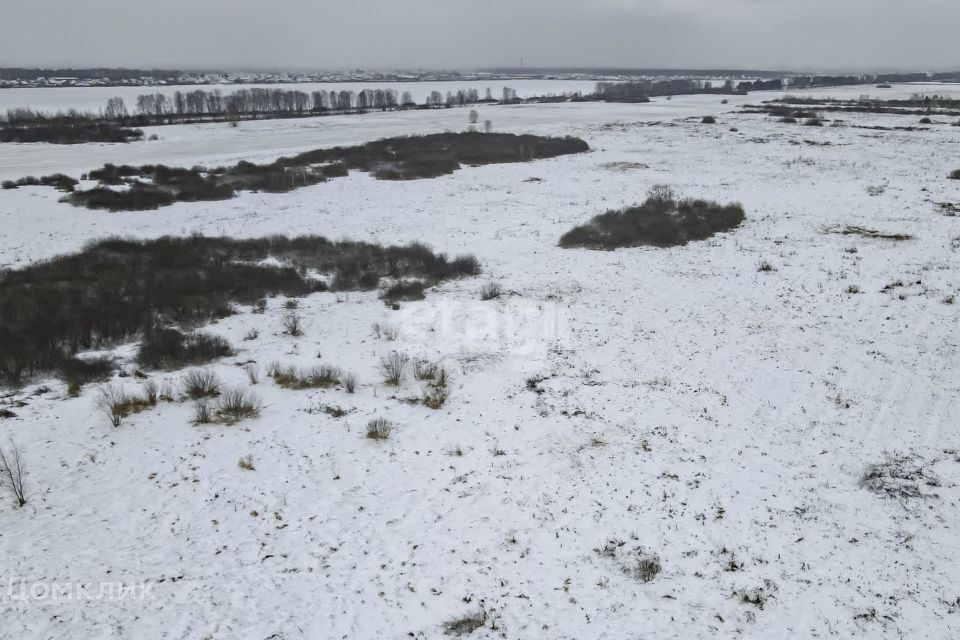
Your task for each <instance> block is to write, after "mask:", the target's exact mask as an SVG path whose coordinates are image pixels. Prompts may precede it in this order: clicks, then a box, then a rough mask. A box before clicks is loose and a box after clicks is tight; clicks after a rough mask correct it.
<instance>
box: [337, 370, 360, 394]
mask: <svg viewBox="0 0 960 640" xmlns="http://www.w3.org/2000/svg"><path fill="white" fill-rule="evenodd" d="M340 382H341V384H343V388H344V389H346V390H347V393H353V392H354V391H356V389H357V374H355V373H348V374H345V375H344V376H343V377H342V378H341V379H340Z"/></svg>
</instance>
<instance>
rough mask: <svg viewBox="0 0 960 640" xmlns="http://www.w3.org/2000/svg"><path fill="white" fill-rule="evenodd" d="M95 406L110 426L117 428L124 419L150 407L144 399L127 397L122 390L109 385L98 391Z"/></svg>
mask: <svg viewBox="0 0 960 640" xmlns="http://www.w3.org/2000/svg"><path fill="white" fill-rule="evenodd" d="M97 406H98V407H99V408H100V410H101V411H102V412H103V413H105V414H106V416H107V418H108V419H109V420H110V424H111V425H112V426H114V427H119V426H120V424H121V423H122V422H123V419H124V418H126V417H128V416H130V415H132V414H134V413H140V412H141V411H143V410H144V409H146V408H147V407H148V406H150V403H149V402H148V401H147V400H146V399H142V398H135V397H133V396H130V395H127V393H126V392H125V391H124V390H123V389H121V388H120V387H115V386H114V385H112V384H111V385H107V386H106V387H104V388H102V389H100V397H99V398H98V399H97Z"/></svg>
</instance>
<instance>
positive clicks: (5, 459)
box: [0, 442, 27, 507]
mask: <svg viewBox="0 0 960 640" xmlns="http://www.w3.org/2000/svg"><path fill="white" fill-rule="evenodd" d="M23 474H24V462H23V456H22V455H21V454H20V449H19V448H18V447H17V444H16V443H15V442H11V443H10V450H9V451H4V449H3V447H0V487H3V488H4V489H6V490H7V492H8V493H9V494H10V495H11V497H13V501H14V502H16V503H17V506H18V507H22V506H23V505H25V504H27V494H26V493H25V492H24V489H23Z"/></svg>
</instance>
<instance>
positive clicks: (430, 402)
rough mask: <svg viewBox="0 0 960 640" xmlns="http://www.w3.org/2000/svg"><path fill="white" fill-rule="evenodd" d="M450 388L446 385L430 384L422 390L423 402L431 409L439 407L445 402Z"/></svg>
mask: <svg viewBox="0 0 960 640" xmlns="http://www.w3.org/2000/svg"><path fill="white" fill-rule="evenodd" d="M449 397H450V390H449V389H448V388H447V387H445V386H444V387H441V386H438V385H431V386H429V387H427V388H426V389H425V390H424V392H423V404H424V406H426V407H429V408H431V409H439V408H440V407H442V406H443V405H445V404H446V403H447V399H448V398H449Z"/></svg>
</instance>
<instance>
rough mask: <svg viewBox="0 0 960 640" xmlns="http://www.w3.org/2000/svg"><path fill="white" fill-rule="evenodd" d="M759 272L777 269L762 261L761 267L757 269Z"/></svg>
mask: <svg viewBox="0 0 960 640" xmlns="http://www.w3.org/2000/svg"><path fill="white" fill-rule="evenodd" d="M757 271H776V269H775V268H774V266H773V265H772V264H770V263H769V262H767V261H766V260H761V261H760V266H758V267H757Z"/></svg>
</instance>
